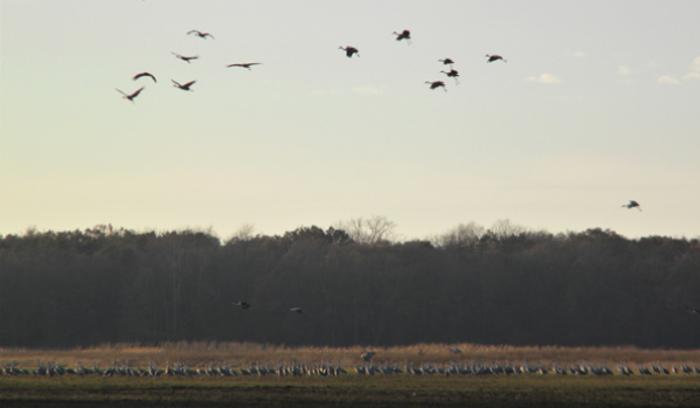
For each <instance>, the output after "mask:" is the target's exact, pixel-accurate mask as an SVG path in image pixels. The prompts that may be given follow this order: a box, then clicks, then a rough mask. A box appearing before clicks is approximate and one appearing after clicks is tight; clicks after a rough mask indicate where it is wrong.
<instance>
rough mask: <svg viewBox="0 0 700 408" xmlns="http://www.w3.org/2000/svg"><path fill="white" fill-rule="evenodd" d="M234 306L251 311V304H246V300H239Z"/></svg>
mask: <svg viewBox="0 0 700 408" xmlns="http://www.w3.org/2000/svg"><path fill="white" fill-rule="evenodd" d="M233 304H234V305H236V306H238V307H240V308H241V309H243V310H248V309H250V303H248V302H246V301H245V300H239V301H237V302H233Z"/></svg>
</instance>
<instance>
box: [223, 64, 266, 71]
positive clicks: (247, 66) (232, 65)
mask: <svg viewBox="0 0 700 408" xmlns="http://www.w3.org/2000/svg"><path fill="white" fill-rule="evenodd" d="M255 65H262V62H241V63H237V64H228V65H226V68H245V69H247V70H248V71H251V69H250V68H251V67H253V66H255Z"/></svg>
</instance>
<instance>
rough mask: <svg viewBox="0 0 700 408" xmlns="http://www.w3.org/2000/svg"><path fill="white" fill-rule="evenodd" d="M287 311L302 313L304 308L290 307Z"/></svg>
mask: <svg viewBox="0 0 700 408" xmlns="http://www.w3.org/2000/svg"><path fill="white" fill-rule="evenodd" d="M289 311H290V312H292V313H296V314H302V313H304V309H302V308H300V307H291V308H289Z"/></svg>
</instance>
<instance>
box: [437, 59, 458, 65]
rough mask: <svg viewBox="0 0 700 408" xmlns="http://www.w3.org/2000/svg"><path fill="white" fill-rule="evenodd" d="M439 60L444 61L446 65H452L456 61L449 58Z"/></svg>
mask: <svg viewBox="0 0 700 408" xmlns="http://www.w3.org/2000/svg"><path fill="white" fill-rule="evenodd" d="M438 62H442V63H443V64H444V65H452V64H454V63H455V62H454V61H452V60H451V59H449V58H443V59H439V60H438Z"/></svg>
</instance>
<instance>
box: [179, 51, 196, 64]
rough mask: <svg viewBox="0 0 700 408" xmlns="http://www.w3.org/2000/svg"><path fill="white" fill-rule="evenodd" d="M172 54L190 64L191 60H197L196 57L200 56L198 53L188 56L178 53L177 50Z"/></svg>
mask: <svg viewBox="0 0 700 408" xmlns="http://www.w3.org/2000/svg"><path fill="white" fill-rule="evenodd" d="M172 54H173V55H174V56H175V58H177V59H181V60H183V61H185V62H186V63H188V64H189V63H190V61H192V60H196V59H198V58H199V56H198V55H194V56H191V57H186V56H184V55H180V54H178V53H176V52H173V53H172Z"/></svg>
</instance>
